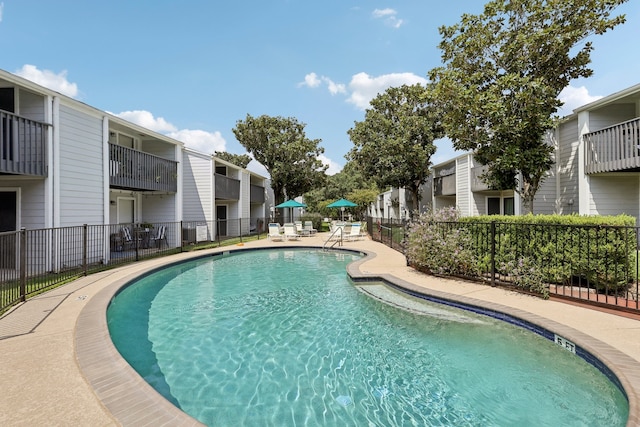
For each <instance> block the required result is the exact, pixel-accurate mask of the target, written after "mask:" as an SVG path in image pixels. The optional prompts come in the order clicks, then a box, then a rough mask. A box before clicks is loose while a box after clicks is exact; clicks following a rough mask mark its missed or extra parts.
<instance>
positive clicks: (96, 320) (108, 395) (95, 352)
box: [74, 245, 640, 426]
mask: <svg viewBox="0 0 640 427" xmlns="http://www.w3.org/2000/svg"><path fill="white" fill-rule="evenodd" d="M265 249H296V250H299V249H314V250H318V249H322V247H319V246H298V245H296V246H270V247H252V248H251V247H247V248H233V249H225V250H216V251H207V253H189V254H182V256H180V257H178V258H179V259H174V260H173V261H169V262H164V263H161V264H154V265H148V266H145V267H142V268H140V269H138V270H137V271H136V272H135V273H131V274H128V275H126V276H125V277H122V278H120V279H117V280H115V281H113V282H112V283H110V284H108V285H107V286H105V287H104V288H103V289H101V290H100V291H99V292H98V293H97V294H96V295H95V296H94V297H92V298H91V299H90V300H89V301H88V302H87V304H86V305H85V307H84V308H83V309H82V310H81V312H80V315H79V316H78V319H77V321H76V327H75V333H74V340H75V349H76V360H77V363H78V366H79V368H80V371H81V372H82V374H83V376H84V378H85V380H86V381H87V382H88V383H89V385H90V386H91V387H92V388H93V390H94V392H95V394H96V396H97V398H98V399H99V400H100V402H101V403H102V404H103V405H104V406H105V407H106V408H107V410H108V411H109V412H110V413H111V415H112V416H113V417H114V418H115V419H116V420H117V421H118V422H120V423H121V424H122V425H136V426H139V425H176V426H177V425H180V426H202V425H204V424H202V423H201V422H199V421H198V420H196V419H195V418H193V417H191V416H190V415H188V414H186V413H185V412H183V411H182V410H180V409H179V408H177V407H176V406H174V405H173V404H172V403H171V402H169V401H168V400H167V399H165V398H164V397H163V396H162V395H160V394H159V393H158V392H156V391H155V390H154V389H153V387H151V386H150V385H149V384H148V383H147V382H146V381H144V379H142V377H140V375H139V374H138V373H137V372H136V371H135V370H134V369H133V368H132V367H131V366H130V365H129V364H128V363H127V362H126V361H125V360H124V359H123V358H122V356H121V355H120V353H119V352H118V350H117V349H116V348H115V346H114V345H113V342H112V341H111V338H110V335H109V330H108V326H107V318H106V313H107V307H108V305H109V303H110V302H111V300H112V299H113V297H114V296H115V295H116V294H117V293H118V292H119V291H120V290H121V289H123V288H124V287H126V285H127V284H129V283H130V282H132V281H133V280H135V279H136V278H139V277H141V276H144V275H146V274H150V273H151V272H153V271H155V270H158V269H161V268H165V267H167V266H169V265H173V264H178V263H181V262H185V261H191V260H194V259H198V258H208V257H213V256H218V255H221V254H224V253H234V252H242V251H253V250H265ZM335 251H349V252H355V253H360V254H362V255H364V256H363V258H362V259H360V260H357V261H354V262H352V263H350V264H349V265H348V266H347V274H348V275H349V277H350V278H351V279H352V280H353V281H354V282H356V283H358V282H367V281H382V282H386V283H388V284H391V285H393V286H396V287H398V288H401V289H404V290H406V291H409V292H411V293H417V294H420V295H424V296H426V297H431V298H435V299H438V300H442V301H451V302H455V303H456V304H461V305H464V306H467V307H478V308H481V310H482V312H483V314H488V313H494V314H496V316H493V317H496V318H499V319H501V320H505V319H503V318H501V317H500V316H499V315H498V314H500V313H503V314H504V315H507V316H510V317H512V318H515V319H520V320H521V321H524V322H527V323H528V324H531V325H536V326H537V327H539V328H543V329H545V330H548V331H551V332H553V333H556V334H558V335H560V336H562V337H564V338H566V339H568V340H570V341H571V342H573V343H575V344H576V345H578V346H579V347H580V348H581V349H584V350H585V351H586V352H588V353H589V354H591V355H593V356H594V357H596V358H597V360H599V361H600V362H602V363H603V364H604V365H606V367H607V368H608V369H609V370H610V371H611V373H613V374H614V375H615V377H616V378H617V379H618V381H619V384H620V385H621V386H622V387H623V390H624V391H623V392H624V393H625V394H626V396H627V400H628V402H629V418H628V420H627V425H628V426H636V425H640V408H639V405H638V396H639V393H640V370H639V369H637V368H636V369H632V368H633V367H634V366H637V361H636V360H634V359H633V358H631V357H630V356H628V355H627V354H625V353H623V352H621V351H619V350H617V349H615V348H613V347H612V346H610V345H609V344H606V343H604V342H602V341H600V340H598V339H596V338H594V337H591V336H589V335H587V334H585V333H583V332H581V331H578V330H576V329H574V328H571V327H569V326H566V325H563V324H561V323H558V322H555V321H553V320H551V319H547V318H544V317H541V316H538V315H536V314H533V313H529V312H526V311H523V310H520V309H517V308H513V307H509V306H505V305H501V304H497V303H493V302H487V301H482V300H478V299H474V298H470V297H467V296H464V295H455V294H450V293H446V292H442V291H438V290H435V289H426V288H424V287H422V286H419V285H416V284H414V283H411V282H409V281H407V280H404V279H401V278H399V277H396V276H394V275H391V274H385V273H382V274H380V273H374V274H371V273H366V272H362V271H361V266H362V264H363V263H364V262H368V261H371V260H372V259H374V258H375V257H377V256H378V254H377V253H376V252H375V251H372V250H362V249H358V248H345V247H342V248H339V249H335ZM489 315H490V314H489Z"/></svg>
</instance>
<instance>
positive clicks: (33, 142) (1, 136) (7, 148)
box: [0, 111, 49, 176]
mask: <svg viewBox="0 0 640 427" xmlns="http://www.w3.org/2000/svg"><path fill="white" fill-rule="evenodd" d="M47 126H49V125H48V124H46V123H42V122H37V121H35V120H30V119H27V118H25V117H20V116H17V115H15V114H12V113H9V112H8V111H0V173H2V174H12V175H32V176H47V161H46V159H47Z"/></svg>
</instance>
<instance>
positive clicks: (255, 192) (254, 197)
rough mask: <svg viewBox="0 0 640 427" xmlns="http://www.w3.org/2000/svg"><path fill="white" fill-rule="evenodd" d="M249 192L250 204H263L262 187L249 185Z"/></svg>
mask: <svg viewBox="0 0 640 427" xmlns="http://www.w3.org/2000/svg"><path fill="white" fill-rule="evenodd" d="M249 191H250V193H249V202H250V203H264V187H260V186H259V185H253V184H251V188H250V190H249Z"/></svg>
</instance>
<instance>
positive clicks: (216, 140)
mask: <svg viewBox="0 0 640 427" xmlns="http://www.w3.org/2000/svg"><path fill="white" fill-rule="evenodd" d="M114 115H115V116H117V117H120V118H122V119H125V120H127V121H129V122H132V123H135V124H137V125H140V126H142V127H144V128H147V129H150V130H152V131H154V132H158V133H162V134H165V135H167V136H168V137H170V138H173V139H177V140H178V141H181V142H184V144H185V145H186V146H187V147H189V148H192V149H194V150H197V151H200V152H202V153H207V154H213V152H214V151H225V147H226V144H227V141H225V139H224V138H223V137H222V134H221V133H220V132H218V131H216V132H207V131H204V130H193V129H180V130H178V128H176V127H175V126H174V125H173V124H171V123H169V122H168V121H166V120H165V119H164V118H162V117H158V118H156V117H154V116H153V114H151V113H150V112H149V111H144V110H136V111H124V112H122V113H118V114H114Z"/></svg>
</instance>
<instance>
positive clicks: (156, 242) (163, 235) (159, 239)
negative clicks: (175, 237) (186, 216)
mask: <svg viewBox="0 0 640 427" xmlns="http://www.w3.org/2000/svg"><path fill="white" fill-rule="evenodd" d="M150 239H151V242H153V246H155V247H156V248H158V249H160V248H161V247H162V243H163V242H164V244H165V245H166V246H167V248H168V247H169V242H167V226H166V225H161V226H159V227H158V231H157V232H156V235H155V236H151V238H150Z"/></svg>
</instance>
